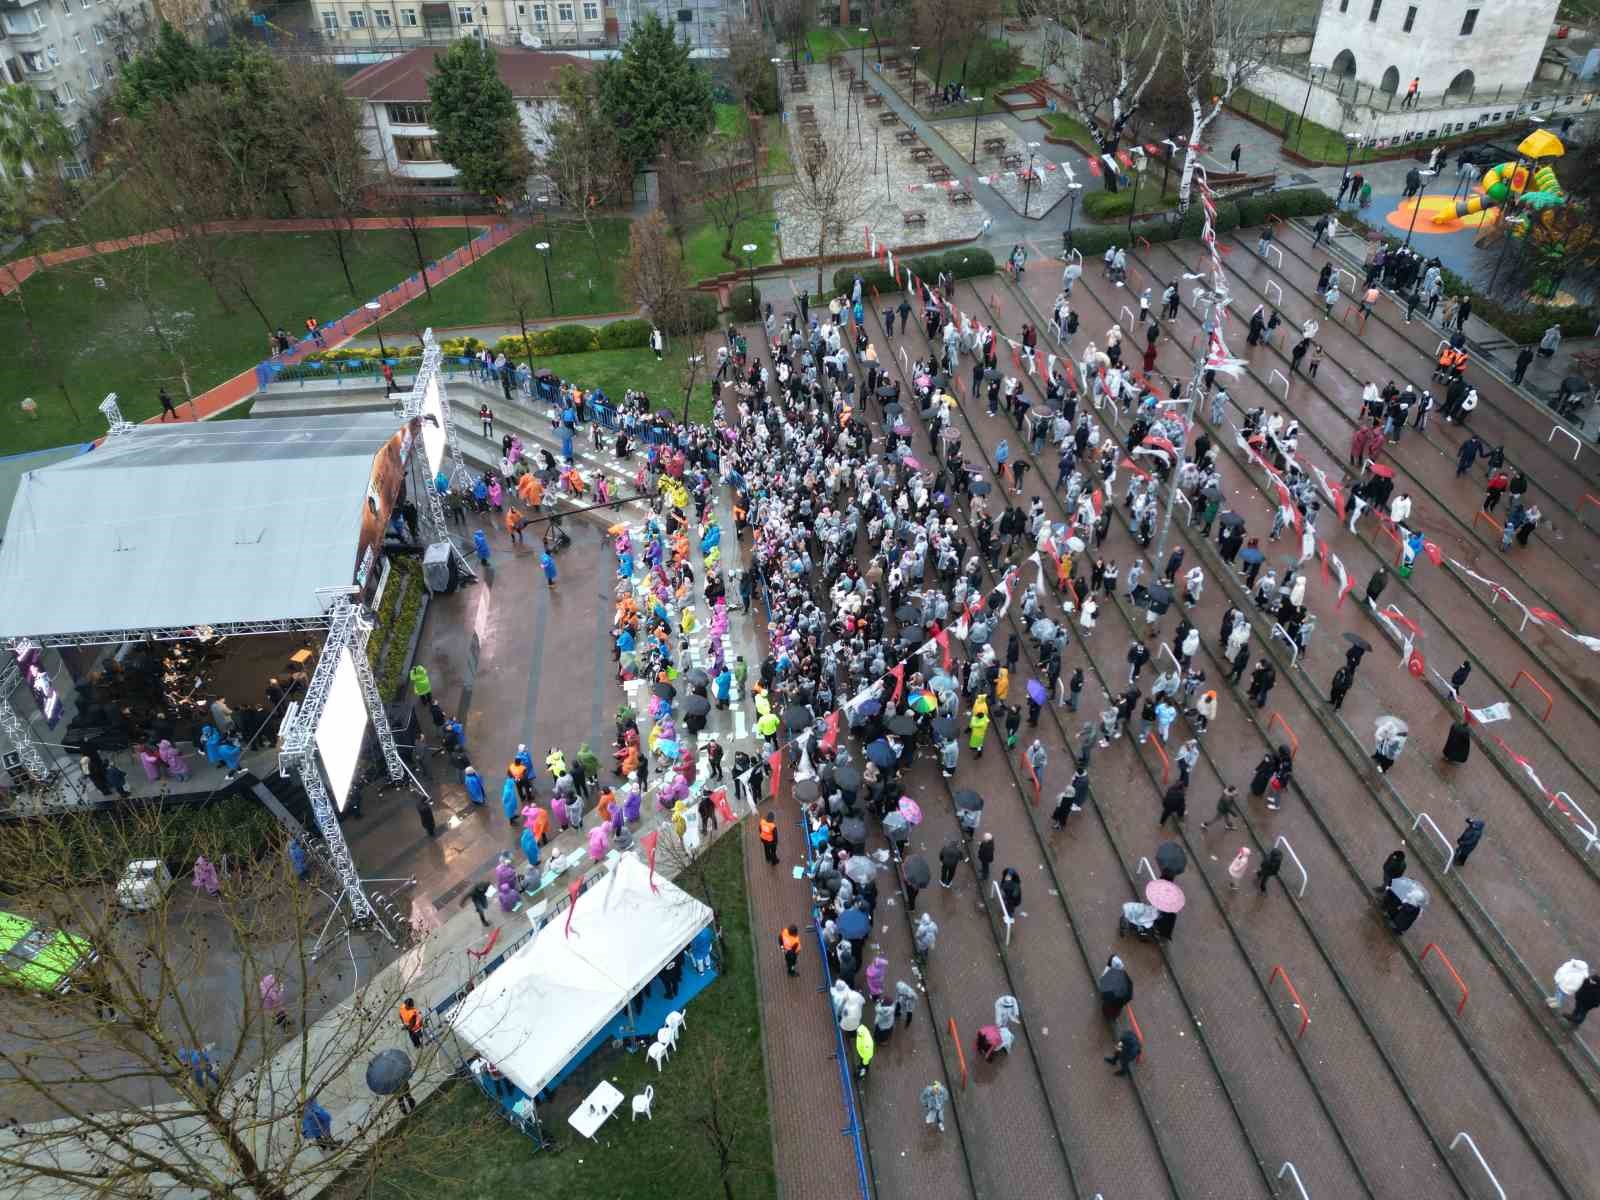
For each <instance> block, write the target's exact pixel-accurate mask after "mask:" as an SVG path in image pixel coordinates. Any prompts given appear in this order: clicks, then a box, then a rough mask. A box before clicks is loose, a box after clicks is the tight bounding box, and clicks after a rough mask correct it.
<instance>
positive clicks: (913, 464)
mask: <svg viewBox="0 0 1600 1200" xmlns="http://www.w3.org/2000/svg"><path fill="white" fill-rule="evenodd" d="M900 463H901V465H902V466H907V467H910V468H911V469H912V470H913V471H920V470H922V464H921V463H919V462H918V461H917V460H916V459H915V458H913V457H911V455H909V454H907V455H905V456H903V457H902V458H901V459H900Z"/></svg>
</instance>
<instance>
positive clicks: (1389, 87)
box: [1378, 67, 1400, 96]
mask: <svg viewBox="0 0 1600 1200" xmlns="http://www.w3.org/2000/svg"><path fill="white" fill-rule="evenodd" d="M1378 90H1379V91H1380V92H1388V93H1389V94H1390V95H1391V96H1392V95H1394V94H1395V93H1396V92H1398V91H1399V90H1400V68H1399V67H1390V68H1389V69H1388V70H1387V71H1385V72H1384V73H1383V82H1382V83H1380V84H1379V85H1378Z"/></svg>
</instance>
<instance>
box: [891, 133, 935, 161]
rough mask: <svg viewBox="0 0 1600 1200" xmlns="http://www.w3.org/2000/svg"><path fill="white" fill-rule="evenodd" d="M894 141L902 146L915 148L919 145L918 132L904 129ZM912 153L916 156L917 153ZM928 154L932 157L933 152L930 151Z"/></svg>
mask: <svg viewBox="0 0 1600 1200" xmlns="http://www.w3.org/2000/svg"><path fill="white" fill-rule="evenodd" d="M894 140H895V141H897V142H899V143H900V144H901V145H902V146H914V145H916V144H917V131H916V130H915V129H902V130H900V132H898V133H896V134H895V135H894ZM924 149H926V147H924ZM912 153H913V154H915V153H916V152H915V151H912ZM928 153H929V154H930V155H931V154H932V153H933V151H932V150H929V151H928Z"/></svg>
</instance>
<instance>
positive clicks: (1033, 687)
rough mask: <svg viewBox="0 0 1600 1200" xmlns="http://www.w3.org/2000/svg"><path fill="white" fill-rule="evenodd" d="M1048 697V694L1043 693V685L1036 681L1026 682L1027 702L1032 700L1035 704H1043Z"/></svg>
mask: <svg viewBox="0 0 1600 1200" xmlns="http://www.w3.org/2000/svg"><path fill="white" fill-rule="evenodd" d="M1049 695H1050V693H1049V692H1047V691H1045V687H1044V684H1042V683H1040V682H1039V681H1038V680H1037V679H1030V680H1028V699H1029V700H1032V701H1033V702H1034V703H1035V704H1043V703H1044V702H1045V699H1046V698H1047V697H1048V696H1049Z"/></svg>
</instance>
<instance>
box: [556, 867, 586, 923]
mask: <svg viewBox="0 0 1600 1200" xmlns="http://www.w3.org/2000/svg"><path fill="white" fill-rule="evenodd" d="M582 892H583V876H581V875H580V876H578V878H576V879H574V880H573V881H572V883H571V885H570V886H569V887H568V888H567V923H566V926H565V927H564V928H563V929H562V930H561V936H562V937H570V936H571V935H572V914H573V913H575V912H576V911H577V910H578V897H579V896H580V895H581V894H582Z"/></svg>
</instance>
